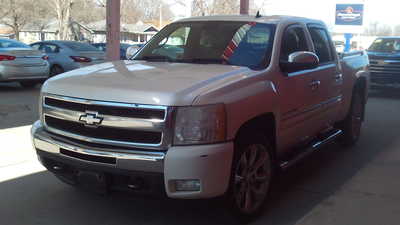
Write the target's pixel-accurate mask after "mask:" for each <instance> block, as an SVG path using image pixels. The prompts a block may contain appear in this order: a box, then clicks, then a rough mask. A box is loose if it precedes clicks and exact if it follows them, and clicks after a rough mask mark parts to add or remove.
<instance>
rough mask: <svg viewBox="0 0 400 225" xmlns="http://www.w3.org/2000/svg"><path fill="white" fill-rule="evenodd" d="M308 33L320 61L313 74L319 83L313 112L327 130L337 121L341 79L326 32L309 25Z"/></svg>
mask: <svg viewBox="0 0 400 225" xmlns="http://www.w3.org/2000/svg"><path fill="white" fill-rule="evenodd" d="M308 31H309V34H310V36H311V40H312V43H313V48H314V52H315V54H316V55H317V56H318V57H319V61H320V64H319V66H318V68H317V69H316V70H315V72H314V78H315V80H316V81H318V83H319V85H318V87H317V89H316V90H315V94H316V95H317V96H318V100H317V101H318V102H319V104H318V105H317V106H316V109H315V110H316V113H317V114H318V116H317V117H318V120H319V121H320V123H322V124H323V125H324V126H325V127H326V128H329V127H331V125H332V124H333V123H334V122H335V120H336V119H337V115H338V112H339V109H340V103H341V100H342V96H341V86H342V84H343V77H342V74H341V72H340V69H339V68H338V63H337V57H336V52H335V50H334V49H333V44H332V41H331V40H330V36H329V34H328V32H327V30H326V29H325V28H324V27H323V26H321V25H317V24H309V25H308Z"/></svg>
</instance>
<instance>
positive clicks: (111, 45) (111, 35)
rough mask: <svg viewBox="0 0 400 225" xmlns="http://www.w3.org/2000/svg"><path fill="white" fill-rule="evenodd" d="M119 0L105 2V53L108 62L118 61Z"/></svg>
mask: <svg viewBox="0 0 400 225" xmlns="http://www.w3.org/2000/svg"><path fill="white" fill-rule="evenodd" d="M120 5H121V1H120V0H107V5H106V14H107V18H106V26H107V28H106V29H107V48H106V49H107V51H106V57H107V60H108V61H114V60H119V59H120V50H119V49H120Z"/></svg>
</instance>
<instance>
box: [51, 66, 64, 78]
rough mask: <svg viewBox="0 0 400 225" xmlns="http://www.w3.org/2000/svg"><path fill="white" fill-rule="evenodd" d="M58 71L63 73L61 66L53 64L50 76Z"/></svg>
mask: <svg viewBox="0 0 400 225" xmlns="http://www.w3.org/2000/svg"><path fill="white" fill-rule="evenodd" d="M60 73H64V69H63V68H62V67H61V66H58V65H54V66H52V67H51V69H50V77H54V76H56V75H58V74H60Z"/></svg>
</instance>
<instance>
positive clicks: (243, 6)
mask: <svg viewBox="0 0 400 225" xmlns="http://www.w3.org/2000/svg"><path fill="white" fill-rule="evenodd" d="M240 14H241V15H248V14H249V0H240Z"/></svg>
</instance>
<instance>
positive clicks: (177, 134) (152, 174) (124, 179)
mask: <svg viewBox="0 0 400 225" xmlns="http://www.w3.org/2000/svg"><path fill="white" fill-rule="evenodd" d="M216 30H218V32H215V31H216ZM169 39H171V40H172V39H182V40H183V41H176V42H175V41H174V42H168V40H169ZM167 43H168V46H166V44H167ZM174 44H175V45H176V46H174V48H172V46H171V45H174ZM168 49H171V52H168ZM177 49H179V51H177ZM368 64H369V63H368V57H367V55H366V53H364V52H354V53H352V54H351V55H349V56H348V55H346V54H344V55H342V56H341V57H339V56H338V55H337V54H336V51H335V48H334V45H333V43H332V41H331V39H330V36H329V33H328V31H327V29H326V26H325V25H324V23H323V22H321V21H319V20H311V19H306V18H299V17H288V16H282V17H280V16H272V17H260V18H259V17H254V18H252V17H249V16H215V17H213V16H211V17H195V18H188V19H183V20H180V21H178V22H174V23H172V24H170V25H168V26H166V27H165V28H163V29H162V30H161V31H160V32H159V33H158V34H157V35H156V36H155V37H154V38H153V39H152V40H151V41H149V43H147V44H146V45H145V46H144V47H143V49H141V50H140V52H139V53H138V54H136V55H135V58H134V60H132V61H119V62H116V63H114V64H109V63H104V64H100V65H95V66H91V67H89V68H88V69H80V70H76V71H72V72H70V73H69V74H65V76H59V77H54V78H51V79H49V80H48V81H47V82H46V83H45V85H44V86H43V88H42V95H43V98H42V102H41V109H42V110H41V111H42V115H41V120H40V121H37V122H36V123H35V124H34V125H33V127H32V131H31V132H32V137H33V143H34V146H35V148H36V150H37V154H38V156H39V158H40V161H41V163H42V164H43V165H44V166H45V167H46V168H47V169H48V170H49V171H51V172H53V173H54V174H55V175H56V176H57V177H58V178H59V179H61V180H62V181H64V182H66V183H68V184H71V185H74V186H76V187H85V188H89V189H92V190H94V191H97V192H102V193H105V192H107V191H109V190H127V191H128V190H129V191H131V192H134V193H142V194H150V193H152V194H156V193H160V194H162V195H166V196H168V197H170V198H177V199H203V198H213V197H217V196H225V197H226V198H224V199H225V200H226V203H227V205H228V206H229V208H231V209H233V210H234V212H236V213H237V214H238V215H240V216H242V217H244V218H249V217H251V216H254V215H257V213H258V212H260V210H261V209H262V206H263V204H264V202H265V201H266V199H267V197H268V191H269V188H270V185H271V182H272V181H273V175H274V174H275V172H276V170H277V169H286V168H288V167H290V166H292V165H294V164H295V163H297V162H299V161H300V160H301V159H303V158H304V157H305V156H307V155H308V154H310V153H312V152H314V151H315V150H317V149H320V148H321V147H323V146H325V145H326V144H329V143H331V142H332V141H334V140H338V141H341V143H343V144H345V145H353V144H355V143H356V142H357V140H358V139H359V137H360V132H361V126H362V122H363V119H364V109H365V104H366V103H367V96H368V81H369V78H368V76H369V72H368ZM55 201H56V200H55Z"/></svg>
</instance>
